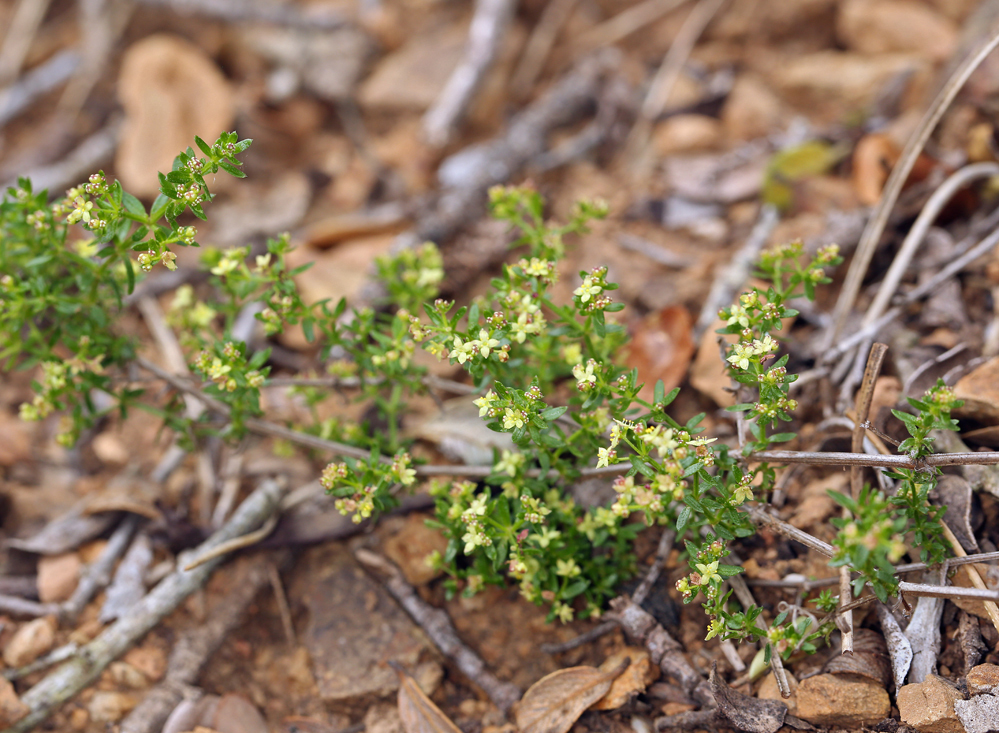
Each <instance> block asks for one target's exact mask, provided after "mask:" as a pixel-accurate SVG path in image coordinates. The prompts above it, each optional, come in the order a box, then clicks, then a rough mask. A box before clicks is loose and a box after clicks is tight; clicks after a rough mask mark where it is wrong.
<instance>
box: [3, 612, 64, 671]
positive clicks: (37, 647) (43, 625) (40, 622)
mask: <svg viewBox="0 0 999 733" xmlns="http://www.w3.org/2000/svg"><path fill="white" fill-rule="evenodd" d="M55 629H56V621H55V619H54V618H50V617H46V618H36V619H35V620H34V621H29V622H28V623H26V624H24V626H22V627H21V628H19V629H18V630H17V631H16V632H14V635H13V636H12V637H11V638H10V641H8V642H7V646H5V647H4V649H3V661H4V662H5V663H6V665H7V666H8V667H23V666H24V665H26V664H31V663H32V662H33V661H35V660H36V659H38V657H40V656H42V655H43V654H45V652H47V651H48V650H49V649H51V648H52V645H53V644H54V643H55Z"/></svg>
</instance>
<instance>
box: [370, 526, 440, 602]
mask: <svg viewBox="0 0 999 733" xmlns="http://www.w3.org/2000/svg"><path fill="white" fill-rule="evenodd" d="M427 518H428V517H427V516H426V515H424V514H411V515H410V516H409V517H407V518H406V521H405V522H403V525H402V527H401V528H400V529H399V531H398V532H397V533H396V534H394V535H392V536H391V537H389V538H388V540H386V541H385V554H386V555H388V557H389V559H391V560H392V561H393V562H394V563H395V564H396V565H398V566H399V569H400V570H402V574H403V575H405V576H406V580H408V581H409V582H410V583H411V584H413V585H417V586H419V585H426V584H427V583H429V582H430V581H431V580H433V579H434V578H436V577H437V576H438V575H440V574H441V573H442V572H443V571H442V570H441V569H435V568H434V567H433V565H431V564H430V562H429V560H430V557H431V555H432V553H434V552H437V553H439V554H440V555H443V554H444V553H445V552H446V551H447V539H445V537H444V535H442V534H441V533H440V530H437V529H434V528H432V527H428V526H427Z"/></svg>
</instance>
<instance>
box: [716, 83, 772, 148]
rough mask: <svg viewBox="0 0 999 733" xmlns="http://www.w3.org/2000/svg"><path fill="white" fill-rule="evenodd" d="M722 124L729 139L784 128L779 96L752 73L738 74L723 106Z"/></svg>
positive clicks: (748, 138)
mask: <svg viewBox="0 0 999 733" xmlns="http://www.w3.org/2000/svg"><path fill="white" fill-rule="evenodd" d="M721 118H722V123H723V124H724V126H725V132H726V134H727V135H728V137H729V139H730V140H735V141H740V142H741V141H745V140H754V139H756V138H758V137H763V136H765V135H770V134H772V133H773V132H775V131H778V130H780V129H782V128H783V122H784V120H785V115H784V113H783V110H782V109H781V103H780V99H779V98H778V97H777V95H776V94H774V92H773V90H772V89H770V87H769V86H767V85H766V83H764V81H763V80H762V79H761V78H760V77H758V76H756V75H755V74H740V75H739V77H738V78H737V79H736V80H735V84H734V85H733V86H732V91H731V92H729V95H728V98H727V99H726V100H725V106H724V107H723V108H722V114H721Z"/></svg>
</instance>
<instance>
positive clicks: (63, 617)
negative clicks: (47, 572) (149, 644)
mask: <svg viewBox="0 0 999 733" xmlns="http://www.w3.org/2000/svg"><path fill="white" fill-rule="evenodd" d="M141 519H142V518H141V517H139V516H138V515H137V514H129V515H128V516H127V517H125V519H123V520H122V522H121V524H119V525H118V528H117V529H116V530H115V531H114V533H112V535H111V538H110V539H109V540H108V543H107V545H106V546H105V548H104V550H103V551H102V552H101V554H100V557H98V558H97V560H95V561H94V563H93V564H92V565H90V566H89V567H88V568H87V570H86V572H84V573H83V575H82V577H81V578H80V582H79V583H77V584H76V590H74V591H73V595H72V596H70V598H69V600H67V601H66V602H65V603H62V604H60V613H59V617H60V621H62V622H63V623H65V624H67V625H68V624H72V623H73V621H75V620H76V618H77V616H79V615H80V613H81V612H82V611H83V608H84V606H86V605H87V604H88V603H89V602H90V599H91V598H93V597H94V596H95V595H97V592H98V591H99V590H100V589H101V588H104V587H106V586H107V585H108V584H109V583H110V582H111V578H112V573H113V572H114V566H115V563H116V562H118V558H120V557H121V556H122V555H124V554H125V551H126V550H128V546H129V545H130V544H131V543H132V537H133V536H134V535H135V530H136V529H137V528H138V526H139V522H140V521H141Z"/></svg>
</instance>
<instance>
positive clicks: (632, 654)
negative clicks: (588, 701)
mask: <svg viewBox="0 0 999 733" xmlns="http://www.w3.org/2000/svg"><path fill="white" fill-rule="evenodd" d="M625 659H630V660H631V663H630V664H629V665H628V668H627V669H626V670H625V671H624V673H623V674H622V675H621V676H620V677H618V678H617V679H616V680H614V682H613V683H612V684H611V688H610V690H609V691H608V692H607V694H606V695H604V696H603V697H602V698H600V699H599V700H598V701H597V702H595V703H594V704H593V705H592V706H591V707H590V710H614V709H616V708H619V707H621V706H622V705H624V704H625V703H627V702H629V701H630V700H632V699H633V698H634V697H635V696H636V695H638V694H639V693H641V692H645V688H647V687H648V686H649V685H650V684H652V683H653V682H655V681H656V679H658V678H659V667H658V666H656V665H654V664H652V660H650V659H649V653H648V652H647V651H646V650H645V649H639V648H638V647H633V646H629V647H625V648H624V649H621V650H620V651H618V652H615V653H614V654H612V655H610V656H609V657H607V659H605V660H604V663H603V664H601V665H600V669H601V670H602V671H604V672H612V671H614V670H616V669H617V668H618V667H620V666H621V664H622V662H624V660H625Z"/></svg>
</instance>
